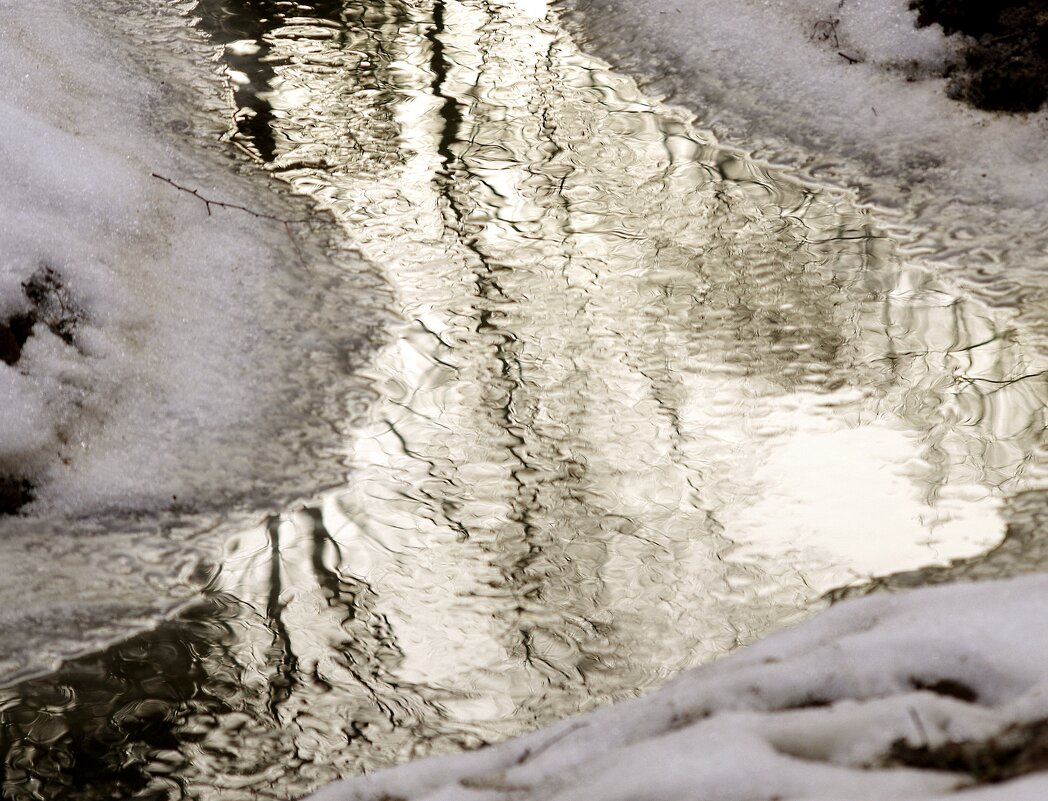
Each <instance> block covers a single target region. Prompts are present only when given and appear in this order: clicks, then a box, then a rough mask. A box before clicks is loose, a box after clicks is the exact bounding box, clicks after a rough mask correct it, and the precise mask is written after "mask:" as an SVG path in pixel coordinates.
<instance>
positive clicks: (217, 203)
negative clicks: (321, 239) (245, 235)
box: [150, 172, 309, 233]
mask: <svg viewBox="0 0 1048 801" xmlns="http://www.w3.org/2000/svg"><path fill="white" fill-rule="evenodd" d="M150 175H152V176H153V177H154V178H158V179H160V180H161V181H163V182H164V183H165V184H168V185H170V186H173V187H174V188H175V189H177V190H179V191H180V192H185V193H187V194H190V195H192V196H193V197H195V198H196V199H197V200H199V201H200V202H201V203H203V204H204V208H206V209H207V216H208V217H210V216H211V207H212V206H217V207H218V208H222V209H235V210H236V211H243V212H246V213H247V214H250V215H251V216H252V217H257V218H258V219H260V220H273V221H274V222H278V223H283V224H284V225H285V226H287V225H291V224H292V223H307V222H309V220H289V219H286V218H284V217H278V216H276V215H275V214H266V213H265V212H262V211H255V210H254V209H249V208H248V207H247V206H241V205H240V204H239V203H227V202H226V201H224V200H213V199H211V198H209V197H204V196H203V195H202V194H200V192H199V191H197V190H196V189H191V188H189V187H188V186H182V184H180V183H177V182H176V181H173V180H171V179H170V178H168V177H166V176H163V175H160V174H159V173H155V172H153V173H150ZM289 233H290V231H289Z"/></svg>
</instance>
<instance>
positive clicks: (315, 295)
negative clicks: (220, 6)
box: [0, 0, 385, 678]
mask: <svg viewBox="0 0 1048 801" xmlns="http://www.w3.org/2000/svg"><path fill="white" fill-rule="evenodd" d="M182 5H183V6H186V8H181V9H180V8H179V4H169V3H155V4H144V5H143V4H135V3H124V2H117V1H116V0H105V1H104V2H101V3H86V2H75V1H67V2H59V0H34V2H32V3H27V2H6V1H5V0H0V18H2V20H3V22H2V24H0V78H2V81H3V84H4V87H5V92H4V95H3V97H2V98H0V163H2V164H3V165H4V166H3V178H4V180H3V184H2V186H0V322H3V321H7V320H10V319H11V318H12V316H17V315H19V314H21V315H25V314H34V315H35V325H34V326H33V328H32V330H31V334H30V335H29V336H28V338H27V339H25V342H24V344H23V346H22V347H21V350H20V353H18V357H17V359H16V360H14V361H13V363H11V364H6V363H3V362H0V478H4V477H7V479H8V480H9V481H10V480H11V478H12V477H14V479H17V480H18V481H24V482H25V483H26V484H27V485H30V486H31V487H32V501H31V503H30V504H29V505H28V506H26V507H24V508H23V509H22V511H21V513H20V514H19V515H18V516H12V515H8V516H0V643H2V644H3V648H0V652H2V653H0V678H4V677H8V676H11V675H14V674H22V673H25V672H27V671H31V670H33V669H39V668H40V667H44V666H46V665H47V664H49V662H50V660H51V659H53V658H55V657H58V656H63V655H68V654H69V653H72V652H75V651H78V650H81V649H83V648H88V647H92V646H97V645H98V644H99V643H100V642H101V641H104V640H105V639H107V638H108V637H111V636H114V635H116V634H118V633H119V634H124V635H126V633H127V631H128V628H127V625H126V624H128V623H131V624H134V623H135V622H143V621H146V620H148V619H151V618H155V615H156V614H157V612H158V610H159V611H162V610H163V609H166V608H170V607H171V606H172V605H173V604H174V603H177V600H178V597H179V595H180V594H185V593H188V592H189V589H188V587H187V586H185V585H186V582H187V579H188V577H189V575H190V574H192V573H193V571H194V570H195V569H196V568H195V565H196V563H197V561H198V560H199V559H201V558H206V557H207V555H208V554H210V553H212V552H217V551H218V549H219V548H220V545H221V542H222V539H223V536H222V535H223V533H224V532H228V529H229V528H231V527H233V526H235V525H243V524H244V522H245V521H246V520H248V519H250V520H251V521H252V522H253V521H254V520H257V518H258V515H259V512H260V510H273V511H276V510H278V509H279V508H280V506H281V505H282V504H284V503H287V502H289V501H290V500H291V499H293V498H295V497H300V496H301V495H303V494H309V493H312V492H314V491H316V490H317V489H319V488H322V487H325V486H330V485H332V484H334V483H336V482H338V481H339V480H340V479H341V477H342V473H343V467H342V465H341V460H342V458H343V455H342V453H341V450H340V448H341V446H342V438H341V434H342V433H343V432H344V430H345V428H346V427H348V426H350V425H351V424H352V419H351V418H352V417H353V414H354V413H355V412H354V410H355V409H356V408H357V407H358V406H360V405H361V403H362V401H363V397H364V391H363V389H362V388H361V387H359V386H357V385H356V383H355V381H356V379H355V378H354V377H353V375H352V369H351V368H352V367H353V365H355V364H360V363H362V362H363V361H365V360H366V358H367V356H368V353H369V352H370V350H371V348H372V346H373V345H374V344H375V341H376V340H377V339H378V338H380V336H381V329H382V322H383V320H384V316H385V313H384V312H383V311H382V308H383V306H384V297H385V296H384V291H385V290H384V288H383V286H382V284H381V279H379V278H378V277H377V273H375V272H374V271H372V269H371V268H370V266H369V265H367V264H366V263H364V262H363V261H362V260H361V259H359V258H358V257H357V256H356V255H355V254H353V253H352V252H351V251H350V250H349V249H348V247H347V246H346V245H345V244H344V243H343V240H342V239H341V238H340V236H341V235H340V234H339V233H338V231H337V230H336V228H335V226H334V225H331V224H325V222H324V220H323V218H322V217H320V216H318V215H317V214H316V213H314V212H313V211H312V210H311V208H310V206H309V204H308V203H307V202H306V201H305V200H303V199H301V198H296V197H294V196H293V195H291V193H290V192H289V191H287V190H285V189H282V188H281V187H282V185H281V184H279V183H278V182H275V181H272V180H271V179H270V178H268V177H267V176H266V175H264V174H262V173H261V171H260V170H256V169H254V168H253V167H252V166H251V165H250V164H249V162H248V161H247V159H246V158H244V159H237V157H236V156H235V155H234V152H233V150H232V148H231V147H230V146H229V145H228V144H226V143H224V142H222V141H221V139H222V135H223V134H224V128H223V126H224V125H225V124H226V123H225V122H224V120H227V119H228V118H229V117H228V115H229V113H230V111H229V101H228V96H227V90H226V88H225V86H224V84H223V83H222V80H221V78H220V75H219V70H218V68H217V67H216V66H215V65H213V64H212V62H213V60H214V57H215V53H214V49H213V48H212V47H211V45H209V44H208V43H207V42H206V41H204V40H203V38H202V37H200V36H199V34H197V33H196V32H195V31H194V30H193V29H192V28H191V27H190V26H189V25H188V20H187V18H186V16H185V11H186V10H187V9H188V5H189V4H182ZM154 174H156V175H161V176H164V177H167V178H170V179H171V180H173V181H175V182H177V183H178V184H180V185H182V186H184V187H186V189H192V190H195V191H197V192H199V193H200V194H201V195H202V196H204V197H206V198H210V199H214V200H219V201H222V202H224V203H227V204H232V205H235V206H242V207H243V209H237V208H230V207H228V206H227V207H223V206H212V207H210V209H209V208H208V207H206V206H205V204H204V203H203V202H202V201H201V200H200V199H199V198H198V197H194V196H193V195H191V194H190V193H189V192H188V191H180V190H179V189H177V188H175V187H174V186H172V185H170V184H168V183H165V182H164V181H163V180H160V179H159V178H157V177H155V176H154ZM245 209H250V211H245ZM288 220H290V221H294V222H292V223H291V224H285V222H284V221H288ZM300 220H310V222H298V221H300ZM34 282H35V283H34ZM34 287H36V288H35V289H34ZM40 287H43V289H40ZM223 522H225V523H226V524H227V525H225V526H224V525H223Z"/></svg>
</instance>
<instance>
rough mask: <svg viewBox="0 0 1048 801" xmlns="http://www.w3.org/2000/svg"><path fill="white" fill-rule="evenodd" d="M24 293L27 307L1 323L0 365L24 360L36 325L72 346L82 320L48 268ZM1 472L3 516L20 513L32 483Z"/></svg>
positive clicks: (11, 470) (7, 468) (11, 471)
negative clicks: (25, 351) (23, 355)
mask: <svg viewBox="0 0 1048 801" xmlns="http://www.w3.org/2000/svg"><path fill="white" fill-rule="evenodd" d="M22 294H23V295H24V297H25V304H26V307H25V308H23V309H22V310H20V311H18V312H17V313H15V314H13V315H11V316H10V317H8V318H7V319H6V320H0V362H3V363H4V364H7V365H12V366H14V365H16V364H18V362H19V361H20V360H21V358H22V351H23V350H24V349H25V345H26V343H27V342H28V341H29V339H30V337H32V336H33V329H34V328H35V327H36V326H37V325H42V326H44V327H46V328H47V329H48V330H49V331H50V332H51V333H52V334H54V335H55V336H56V337H58V338H59V339H61V340H62V341H63V342H65V343H66V344H67V345H73V344H74V334H75V332H76V327H77V324H78V323H79V322H80V317H81V316H80V313H79V311H78V310H77V308H76V306H75V304H74V303H73V300H72V297H71V296H70V294H69V290H68V289H67V288H66V287H65V285H64V283H63V282H62V279H61V278H60V276H59V275H58V273H56V272H55V271H54V270H53V269H51V268H50V267H48V266H46V265H44V266H42V267H40V268H39V269H38V270H37V271H36V272H35V273H33V274H32V275H31V276H30V277H29V278H28V279H26V280H25V281H24V282H23V283H22ZM0 470H3V472H2V473H0V517H2V516H5V515H13V514H18V512H20V511H21V510H22V509H23V508H24V507H25V506H26V505H27V504H29V503H30V502H32V500H33V498H34V496H35V489H34V486H33V482H32V481H31V480H30V478H29V477H28V476H27V475H25V474H24V472H20V471H19V470H18V468H17V467H13V466H11V465H8V464H4V465H2V466H0Z"/></svg>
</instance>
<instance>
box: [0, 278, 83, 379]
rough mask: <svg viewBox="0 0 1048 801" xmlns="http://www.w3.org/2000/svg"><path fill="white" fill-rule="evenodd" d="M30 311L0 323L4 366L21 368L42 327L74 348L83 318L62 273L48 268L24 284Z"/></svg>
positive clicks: (0, 354)
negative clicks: (24, 352)
mask: <svg viewBox="0 0 1048 801" xmlns="http://www.w3.org/2000/svg"><path fill="white" fill-rule="evenodd" d="M22 294H23V295H25V299H26V300H27V301H28V303H29V308H28V309H27V310H23V311H20V312H18V313H17V314H14V315H12V316H11V317H9V318H8V319H6V320H0V362H3V363H4V364H11V365H13V364H17V363H18V360H19V359H21V358H22V349H23V348H24V347H25V343H26V342H28V341H29V337H31V336H32V335H33V326H35V325H36V324H37V323H41V324H43V325H44V326H46V327H47V328H48V330H49V331H51V333H52V334H54V335H55V336H56V337H58V338H59V339H61V340H62V341H63V342H65V343H66V344H67V345H72V344H73V334H74V332H75V331H76V326H77V323H78V322H79V320H80V315H79V313H78V312H77V310H76V307H75V305H74V304H73V301H72V298H71V297H70V295H69V290H68V289H66V287H65V285H64V284H63V283H62V280H61V279H60V278H59V276H58V273H56V272H55V271H54V270H52V269H51V268H50V267H47V266H44V267H41V268H40V269H39V270H37V271H36V272H35V273H33V274H32V275H31V276H30V277H29V278H28V279H27V280H26V281H24V282H23V283H22Z"/></svg>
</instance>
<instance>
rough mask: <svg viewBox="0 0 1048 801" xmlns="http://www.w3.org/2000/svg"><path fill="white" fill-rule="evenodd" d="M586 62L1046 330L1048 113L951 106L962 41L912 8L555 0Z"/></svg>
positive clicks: (897, 4)
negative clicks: (813, 189) (621, 73)
mask: <svg viewBox="0 0 1048 801" xmlns="http://www.w3.org/2000/svg"><path fill="white" fill-rule="evenodd" d="M560 3H561V5H562V6H563V7H564V8H565V10H566V12H567V17H568V19H569V21H570V22H571V24H572V26H573V28H574V31H575V33H576V35H577V37H578V39H579V40H580V44H581V46H582V47H583V49H585V50H589V51H591V52H595V53H596V54H597V55H599V56H601V57H603V58H605V59H607V60H608V61H609V62H610V63H611V64H612V66H615V67H618V68H620V69H623V70H625V71H627V72H632V73H634V74H635V75H637V76H639V77H640V78H641V79H642V80H643V81H644V84H645V86H647V87H648V89H649V90H650V91H651V92H653V93H661V94H662V95H664V96H665V97H666V98H667V99H668V101H669V102H672V103H674V104H677V105H681V106H685V107H686V108H687V109H688V110H689V111H691V112H693V113H694V114H695V116H696V125H697V126H698V127H700V128H707V129H709V130H711V131H712V132H713V133H714V134H715V135H716V136H717V137H719V139H720V140H721V141H722V143H725V144H728V145H735V146H739V147H742V148H744V149H745V150H746V151H747V152H749V153H751V154H752V155H753V156H754V157H756V158H758V159H762V160H766V161H768V162H770V163H772V164H778V165H783V166H786V167H788V168H791V169H792V170H793V171H794V172H795V174H796V175H798V176H800V177H802V178H807V179H809V180H811V181H814V182H817V183H819V184H829V185H834V186H838V187H843V188H845V189H848V190H849V191H851V192H853V193H855V195H856V197H857V198H858V199H859V200H860V201H861V202H862V203H864V204H867V205H869V206H871V207H873V208H874V209H876V210H877V215H878V218H879V219H878V222H879V224H880V225H882V226H888V225H892V224H895V223H898V224H899V225H900V226H902V227H903V229H904V231H905V234H904V235H903V233H900V238H901V239H902V243H903V245H904V248H903V253H904V255H907V256H910V257H913V258H922V259H927V260H932V261H935V262H937V263H939V264H941V265H944V266H946V267H948V268H949V269H948V275H949V278H950V280H952V281H954V282H956V283H959V284H961V285H962V286H964V287H965V288H966V289H967V290H969V291H971V292H973V293H974V294H976V295H978V296H979V297H980V298H982V299H983V300H985V301H986V302H988V303H990V304H991V305H995V306H1013V305H1015V304H1016V302H1017V300H1018V298H1019V297H1020V295H1021V297H1022V299H1023V300H1024V301H1025V302H1024V303H1023V305H1022V308H1021V309H1020V311H1021V314H1022V317H1023V323H1024V324H1025V325H1026V326H1028V327H1030V328H1032V329H1035V330H1037V331H1038V333H1039V335H1040V336H1041V337H1043V336H1044V332H1045V330H1048V315H1046V314H1045V309H1046V308H1048V285H1046V284H1045V282H1044V281H1043V275H1044V272H1045V270H1046V269H1048V227H1046V226H1045V224H1044V220H1045V219H1046V216H1045V215H1046V212H1048V181H1046V180H1045V179H1044V165H1045V164H1046V163H1048V135H1046V132H1048V110H1042V111H1040V112H1038V113H1035V114H1029V115H1013V114H999V113H994V112H987V111H980V110H977V109H973V108H971V107H968V106H966V105H964V104H962V103H960V102H958V101H955V100H952V99H950V98H949V97H948V96H947V92H946V90H947V80H946V78H945V77H944V73H945V72H946V71H947V69H948V68H950V67H951V66H952V65H954V64H955V63H956V62H957V59H958V58H959V51H960V49H961V48H962V47H963V45H964V44H965V43H966V41H967V40H966V39H965V38H964V37H963V36H962V35H960V34H955V35H952V36H945V35H944V34H943V31H942V28H941V27H939V26H938V25H931V26H928V27H926V28H920V29H917V28H916V27H915V23H916V20H917V12H916V11H912V10H910V9H909V3H908V1H907V0H844V1H843V2H842V0H645V1H644V2H643V3H642V4H640V5H638V4H637V3H634V2H628V1H627V0H560Z"/></svg>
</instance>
